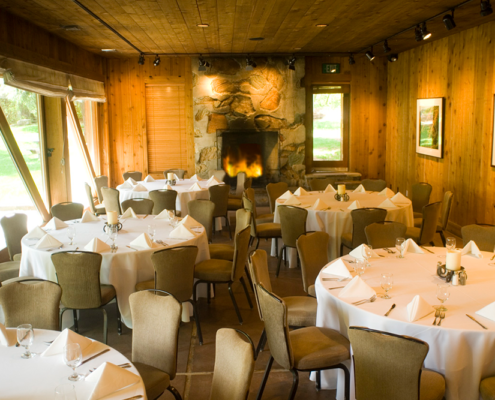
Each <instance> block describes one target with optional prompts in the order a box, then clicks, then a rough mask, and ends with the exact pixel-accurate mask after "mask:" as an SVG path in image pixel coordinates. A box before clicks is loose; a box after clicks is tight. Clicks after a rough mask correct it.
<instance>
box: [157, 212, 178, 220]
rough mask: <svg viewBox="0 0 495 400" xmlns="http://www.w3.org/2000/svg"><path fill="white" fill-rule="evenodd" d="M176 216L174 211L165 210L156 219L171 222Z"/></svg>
mask: <svg viewBox="0 0 495 400" xmlns="http://www.w3.org/2000/svg"><path fill="white" fill-rule="evenodd" d="M174 216H175V214H174V212H173V211H169V210H163V211H162V212H161V213H160V214H158V215H157V216H156V217H155V219H166V220H169V219H170V218H173V217H174Z"/></svg>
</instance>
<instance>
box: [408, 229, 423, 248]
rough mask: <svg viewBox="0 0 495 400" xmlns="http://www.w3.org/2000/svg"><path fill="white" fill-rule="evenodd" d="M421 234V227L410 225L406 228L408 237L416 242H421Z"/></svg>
mask: <svg viewBox="0 0 495 400" xmlns="http://www.w3.org/2000/svg"><path fill="white" fill-rule="evenodd" d="M420 234H421V228H413V227H408V228H407V230H406V239H412V240H414V241H415V242H416V243H418V244H420V243H419V235H420Z"/></svg>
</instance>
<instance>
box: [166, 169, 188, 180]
mask: <svg viewBox="0 0 495 400" xmlns="http://www.w3.org/2000/svg"><path fill="white" fill-rule="evenodd" d="M169 172H170V173H172V174H175V175H177V178H179V179H184V177H185V176H186V173H187V171H186V170H185V169H180V168H176V169H167V170H165V171H163V176H164V177H165V179H167V174H168V173H169Z"/></svg>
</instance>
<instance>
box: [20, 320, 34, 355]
mask: <svg viewBox="0 0 495 400" xmlns="http://www.w3.org/2000/svg"><path fill="white" fill-rule="evenodd" d="M33 340H34V331H33V327H32V326H31V324H24V325H19V326H18V327H17V342H18V343H19V344H20V345H21V346H22V347H24V349H26V351H25V352H24V354H23V355H22V356H21V357H22V358H33V357H34V354H33V353H31V352H30V351H29V346H31V345H32V344H33Z"/></svg>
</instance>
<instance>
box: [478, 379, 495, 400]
mask: <svg viewBox="0 0 495 400" xmlns="http://www.w3.org/2000/svg"><path fill="white" fill-rule="evenodd" d="M480 395H481V398H482V399H483V400H495V376H489V377H488V378H485V379H482V380H481V383H480Z"/></svg>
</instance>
